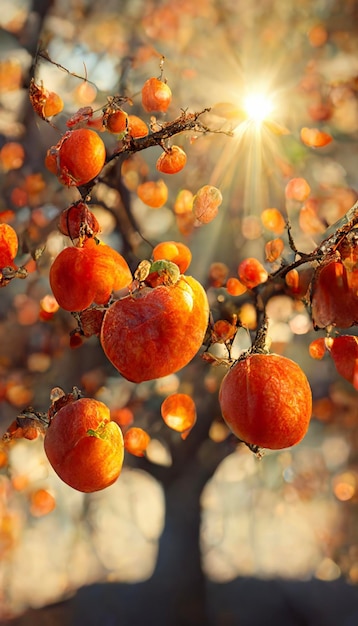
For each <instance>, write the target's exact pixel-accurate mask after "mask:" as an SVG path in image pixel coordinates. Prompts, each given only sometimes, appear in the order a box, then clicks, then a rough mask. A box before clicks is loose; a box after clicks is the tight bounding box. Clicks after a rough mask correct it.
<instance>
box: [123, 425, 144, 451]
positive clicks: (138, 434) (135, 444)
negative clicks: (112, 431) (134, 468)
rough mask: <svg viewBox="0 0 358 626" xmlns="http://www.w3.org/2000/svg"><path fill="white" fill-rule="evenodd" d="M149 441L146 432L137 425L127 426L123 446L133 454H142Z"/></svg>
mask: <svg viewBox="0 0 358 626" xmlns="http://www.w3.org/2000/svg"><path fill="white" fill-rule="evenodd" d="M149 443H150V436H149V435H148V433H147V432H146V431H145V430H143V428H139V427H137V426H133V427H132V428H129V429H128V430H127V432H126V433H125V435H124V448H125V449H126V450H127V452H130V454H133V455H134V456H144V455H145V451H146V449H147V448H148V446H149Z"/></svg>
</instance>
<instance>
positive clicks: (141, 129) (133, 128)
mask: <svg viewBox="0 0 358 626" xmlns="http://www.w3.org/2000/svg"><path fill="white" fill-rule="evenodd" d="M148 133H149V131H148V126H147V124H146V123H145V122H144V121H143V120H142V119H141V118H140V117H138V115H128V135H129V136H130V137H132V138H133V139H139V138H140V137H146V136H147V135H148Z"/></svg>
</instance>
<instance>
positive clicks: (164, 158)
mask: <svg viewBox="0 0 358 626" xmlns="http://www.w3.org/2000/svg"><path fill="white" fill-rule="evenodd" d="M186 158H187V157H186V154H185V152H184V150H183V149H182V148H180V147H179V146H171V147H170V148H167V150H164V152H162V154H161V155H160V157H159V158H158V159H157V162H156V168H157V170H158V172H162V173H163V174H177V173H178V172H180V171H181V170H182V169H183V167H184V166H185V164H186Z"/></svg>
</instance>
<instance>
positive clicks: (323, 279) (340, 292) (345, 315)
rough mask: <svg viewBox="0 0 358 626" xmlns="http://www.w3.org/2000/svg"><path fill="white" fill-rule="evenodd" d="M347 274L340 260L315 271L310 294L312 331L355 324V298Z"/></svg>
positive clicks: (357, 310) (357, 311)
mask: <svg viewBox="0 0 358 626" xmlns="http://www.w3.org/2000/svg"><path fill="white" fill-rule="evenodd" d="M349 274H350V272H349V271H348V270H347V269H346V267H345V265H344V263H343V262H342V260H341V259H340V258H331V259H327V260H326V261H324V262H323V263H322V264H321V265H320V266H319V267H318V269H317V270H316V272H315V276H314V280H313V282H312V293H311V308H312V320H313V324H314V326H315V327H317V328H325V327H326V326H330V325H332V326H337V327H338V328H349V327H350V326H354V324H356V323H358V297H357V293H356V291H355V290H353V289H352V288H351V286H350V284H349Z"/></svg>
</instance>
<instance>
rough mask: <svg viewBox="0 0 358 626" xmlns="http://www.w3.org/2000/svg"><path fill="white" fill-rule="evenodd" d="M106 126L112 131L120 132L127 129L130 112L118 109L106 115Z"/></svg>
mask: <svg viewBox="0 0 358 626" xmlns="http://www.w3.org/2000/svg"><path fill="white" fill-rule="evenodd" d="M104 120H105V122H104V123H105V127H106V129H107V130H108V131H109V132H110V133H114V134H119V133H123V132H124V131H125V130H127V127H128V113H126V112H125V111H122V109H118V110H117V111H113V112H111V113H109V114H108V115H107V116H105V117H104Z"/></svg>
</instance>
